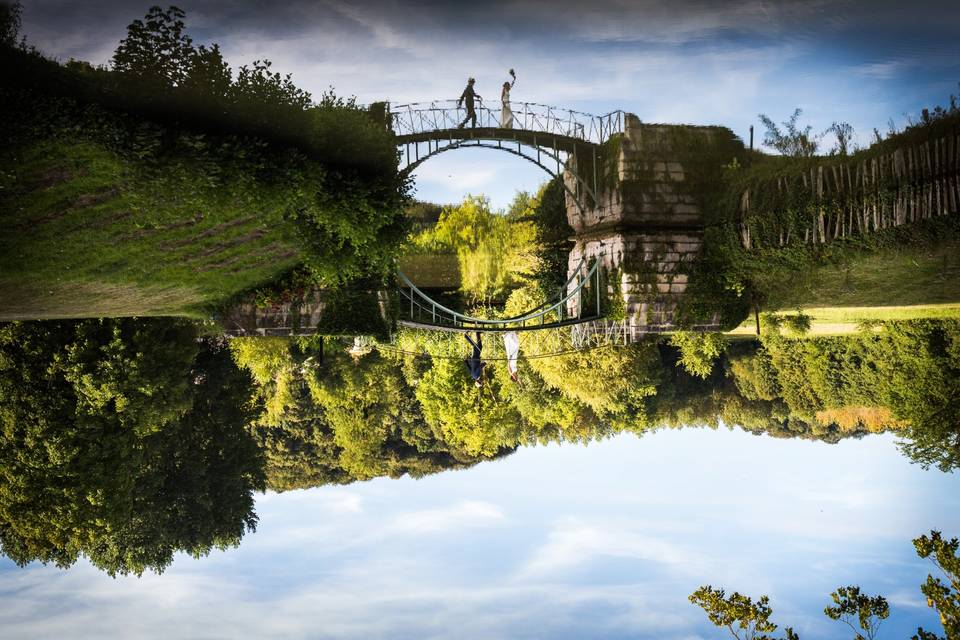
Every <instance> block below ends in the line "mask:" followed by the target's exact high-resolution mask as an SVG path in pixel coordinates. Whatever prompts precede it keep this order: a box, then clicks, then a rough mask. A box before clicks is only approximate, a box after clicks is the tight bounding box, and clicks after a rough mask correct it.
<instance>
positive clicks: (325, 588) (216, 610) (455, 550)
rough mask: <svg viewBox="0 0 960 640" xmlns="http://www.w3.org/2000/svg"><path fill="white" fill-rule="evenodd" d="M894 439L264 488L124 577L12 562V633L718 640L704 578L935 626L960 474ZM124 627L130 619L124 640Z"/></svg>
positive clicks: (755, 442)
mask: <svg viewBox="0 0 960 640" xmlns="http://www.w3.org/2000/svg"><path fill="white" fill-rule="evenodd" d="M895 442H896V438H895V437H894V436H892V435H880V436H870V437H866V438H863V439H860V440H848V441H844V442H841V443H839V444H835V445H829V444H824V443H820V442H806V441H797V440H792V441H787V440H776V439H773V438H770V437H766V436H760V437H758V436H754V435H749V434H745V433H743V432H741V431H739V430H734V431H727V430H724V429H721V430H718V431H711V430H704V429H686V430H682V431H660V432H656V433H652V434H649V435H647V436H645V437H643V438H642V439H638V438H637V437H635V436H633V435H630V434H623V435H620V436H617V437H614V438H612V439H610V440H607V441H604V442H601V443H594V444H591V445H589V446H588V447H580V446H576V445H563V446H557V445H551V446H547V447H535V448H524V449H521V450H519V451H518V452H517V453H515V454H514V455H512V456H510V457H508V458H505V459H502V460H499V461H494V462H487V463H484V464H481V465H478V466H476V467H474V468H471V469H468V470H464V471H454V472H447V473H441V474H438V475H434V476H430V477H427V478H423V479H421V480H412V479H409V478H403V479H399V480H392V479H387V478H381V479H377V480H374V481H371V482H367V483H357V484H353V485H350V486H346V487H321V488H315V489H309V490H303V491H292V492H287V493H283V494H273V493H268V494H266V495H263V496H261V497H260V498H259V500H258V501H257V512H258V514H259V515H260V522H261V524H260V527H259V529H258V531H257V532H256V533H255V534H250V535H248V536H247V537H246V538H245V539H244V542H243V544H242V545H241V546H240V547H239V548H237V549H233V550H230V551H227V552H214V553H213V554H212V555H211V556H209V557H206V558H202V559H199V560H195V559H192V558H190V557H185V556H181V557H178V558H177V559H176V560H175V561H174V563H173V566H172V567H171V568H169V569H168V570H167V571H166V572H165V573H164V574H163V575H161V576H157V575H154V574H145V575H144V577H143V578H141V579H137V578H134V577H121V578H117V579H112V578H110V577H108V576H106V575H105V574H103V573H101V572H99V571H98V570H96V569H94V568H92V567H91V566H90V565H89V564H87V563H86V561H81V562H80V563H78V564H77V565H75V566H74V567H73V568H71V569H70V570H67V571H61V570H58V569H55V568H52V567H44V566H41V565H39V564H36V563H35V564H33V565H30V566H29V567H28V568H26V569H19V568H17V567H16V566H14V565H13V564H12V563H10V562H9V561H8V560H0V624H2V626H3V629H4V636H5V637H10V638H27V637H34V638H35V637H90V638H93V637H103V636H110V635H115V634H117V633H122V635H124V636H126V637H156V636H160V635H163V636H167V637H202V638H218V637H237V636H240V635H245V636H248V637H250V636H252V637H258V636H272V637H289V638H381V637H383V638H386V637H389V638H444V637H451V636H458V637H464V638H480V637H483V638H518V637H519V638H584V637H593V638H697V637H703V638H712V637H720V636H721V635H722V634H723V633H724V632H723V631H721V630H719V629H716V628H714V627H712V626H710V624H709V622H708V621H707V619H706V616H705V615H704V614H703V613H702V612H701V611H700V610H699V609H697V608H695V607H694V606H693V605H691V604H689V603H688V602H687V599H686V597H687V595H688V594H689V593H690V592H692V591H693V590H694V589H695V588H697V587H698V586H699V585H701V584H707V583H709V584H713V585H715V586H723V587H725V588H727V589H728V591H733V590H739V591H740V592H742V593H747V594H751V595H754V596H758V595H760V594H763V593H766V594H769V595H770V597H771V602H772V605H773V608H774V616H773V620H774V621H775V622H777V623H779V624H780V625H781V626H783V625H792V626H794V627H795V629H796V630H797V631H798V632H799V633H800V634H801V637H807V638H838V639H839V638H848V637H849V633H848V632H847V631H845V627H843V625H841V624H839V623H834V622H831V621H830V620H828V619H827V618H826V617H824V616H823V615H822V613H821V611H822V609H823V607H824V606H826V605H827V604H828V603H829V593H830V592H831V591H832V590H834V589H835V588H836V587H837V586H841V585H846V584H859V585H861V586H862V587H863V588H864V589H865V590H866V591H867V592H868V593H882V594H885V595H886V596H887V598H888V599H889V601H890V603H891V608H892V615H891V618H890V619H889V620H888V621H887V622H886V623H885V624H884V628H883V631H882V634H883V635H882V637H885V638H904V637H908V636H909V635H910V634H912V633H914V632H915V630H916V627H917V626H918V625H924V626H926V627H927V628H931V627H932V628H937V624H936V621H935V618H934V616H933V615H932V614H931V613H930V611H929V610H928V609H927V608H926V607H925V606H924V602H923V600H922V597H921V594H920V592H919V585H920V584H921V582H923V580H924V579H925V578H926V575H927V573H928V572H929V571H930V570H931V566H930V565H929V564H928V563H927V561H925V560H920V559H918V558H917V557H916V555H915V553H914V551H913V548H912V544H911V539H912V538H913V537H916V536H917V535H920V534H921V533H924V532H926V531H928V530H929V529H931V528H937V529H942V530H944V531H945V532H956V531H958V530H960V492H958V489H960V482H958V479H957V478H956V476H955V475H954V474H944V473H941V472H939V471H924V470H922V469H921V468H920V467H919V466H916V465H911V464H910V463H909V462H908V461H907V460H906V459H905V458H904V457H902V456H901V455H900V453H899V452H898V451H897V448H896V445H895ZM121 630H122V631H121Z"/></svg>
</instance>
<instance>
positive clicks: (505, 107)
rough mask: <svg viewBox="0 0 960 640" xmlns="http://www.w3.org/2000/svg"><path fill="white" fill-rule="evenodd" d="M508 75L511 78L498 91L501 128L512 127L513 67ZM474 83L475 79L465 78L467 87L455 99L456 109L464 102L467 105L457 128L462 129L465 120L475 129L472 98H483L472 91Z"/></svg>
mask: <svg viewBox="0 0 960 640" xmlns="http://www.w3.org/2000/svg"><path fill="white" fill-rule="evenodd" d="M509 73H510V77H511V78H513V80H512V81H510V82H504V83H503V90H502V91H501V92H500V104H501V107H500V128H501V129H512V128H513V111H512V110H511V109H510V89H512V88H513V85H514V84H516V82H517V74H516V73H514V71H513V69H510V72H509ZM475 83H476V80H474V79H473V78H470V79H468V80H467V87H466V88H465V89H464V90H463V93H461V94H460V99H459V100H457V109H459V108H460V107H461V106H462V105H463V104H464V103H466V105H467V117H466V118H464V119H463V122H461V123H460V124H459V125H458V126H457V128H458V129H463V127H464V125H466V124H467V122H470V128H472V129H475V128H476V127H477V111H476V108H475V106H474V99H476V100H478V101H479V102H483V98H482V97H480V94H479V93H477V92H476V91H474V89H473V85H474V84H475Z"/></svg>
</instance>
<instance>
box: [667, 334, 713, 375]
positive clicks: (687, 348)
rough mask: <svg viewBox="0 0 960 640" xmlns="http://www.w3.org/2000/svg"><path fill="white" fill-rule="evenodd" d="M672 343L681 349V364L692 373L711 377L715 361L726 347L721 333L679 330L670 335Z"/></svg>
mask: <svg viewBox="0 0 960 640" xmlns="http://www.w3.org/2000/svg"><path fill="white" fill-rule="evenodd" d="M670 344H671V345H673V346H674V347H677V348H678V349H680V364H681V365H683V368H684V369H686V370H687V372H688V373H690V375H694V376H698V377H700V378H708V377H710V372H711V371H713V363H714V362H716V360H717V358H719V357H720V355H721V354H722V353H723V351H724V349H726V339H725V338H724V337H723V334H721V333H695V332H689V331H677V332H675V333H674V334H673V335H671V336H670Z"/></svg>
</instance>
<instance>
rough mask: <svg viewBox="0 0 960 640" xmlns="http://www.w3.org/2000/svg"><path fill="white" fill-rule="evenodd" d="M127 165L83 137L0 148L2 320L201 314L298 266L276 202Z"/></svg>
mask: <svg viewBox="0 0 960 640" xmlns="http://www.w3.org/2000/svg"><path fill="white" fill-rule="evenodd" d="M129 166H130V165H129V163H128V162H126V161H125V160H124V159H122V158H120V157H118V156H117V155H115V154H114V153H113V152H111V151H109V150H107V149H105V148H103V147H101V146H98V145H95V144H91V143H86V142H79V141H78V142H75V143H70V142H63V141H59V142H44V143H40V144H36V145H33V146H31V147H30V148H28V149H20V150H18V151H17V152H16V153H15V154H14V153H13V152H5V153H0V202H2V208H0V225H2V228H3V229H4V230H5V232H4V233H3V234H2V236H0V320H15V319H40V318H76V317H99V316H130V315H137V316H149V315H188V316H194V317H199V316H204V315H207V314H208V312H209V310H210V309H212V308H213V307H215V306H216V305H217V304H220V303H222V302H224V301H225V300H227V299H229V298H230V297H231V296H233V295H235V294H236V293H238V292H240V291H243V290H245V289H248V288H251V287H254V286H256V285H258V284H261V283H263V282H266V281H269V280H270V279H272V278H275V277H276V276H277V275H279V274H281V273H282V272H284V271H285V270H287V269H289V268H290V267H292V266H293V265H295V264H297V263H298V262H299V261H300V258H299V250H298V247H297V244H296V241H295V238H294V229H293V227H292V225H291V224H290V223H288V222H286V221H285V220H284V219H283V215H282V211H281V209H280V207H279V206H275V207H272V208H271V207H270V206H267V207H263V206H251V202H250V200H249V199H246V198H245V196H246V195H247V192H246V191H245V185H242V184H234V183H231V182H230V180H229V178H227V179H226V180H225V183H224V184H218V185H211V184H209V183H203V180H205V179H208V174H205V173H204V172H202V171H198V172H195V173H193V172H190V171H189V170H188V169H189V167H184V166H177V167H173V168H169V167H166V168H163V169H162V170H160V171H158V172H157V174H156V176H155V177H154V179H153V180H152V181H149V182H144V181H143V179H142V176H138V177H137V178H134V177H133V176H132V175H131V173H132V172H131V170H130V168H129ZM282 200H283V197H282V195H280V194H277V197H275V198H269V197H267V198H260V199H259V200H258V203H260V204H262V203H263V202H267V203H271V202H277V203H279V202H282Z"/></svg>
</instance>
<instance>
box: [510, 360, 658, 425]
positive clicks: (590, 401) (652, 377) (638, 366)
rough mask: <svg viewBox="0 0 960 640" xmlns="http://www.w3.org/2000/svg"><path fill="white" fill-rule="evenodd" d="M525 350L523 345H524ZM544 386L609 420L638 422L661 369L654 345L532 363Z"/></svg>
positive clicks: (654, 388)
mask: <svg viewBox="0 0 960 640" xmlns="http://www.w3.org/2000/svg"><path fill="white" fill-rule="evenodd" d="M521 348H522V343H521ZM530 365H531V367H532V368H533V370H534V371H536V372H537V374H538V375H539V376H540V377H541V378H542V379H543V381H544V383H545V384H546V385H547V386H548V387H550V388H552V389H556V390H558V391H560V392H561V393H562V394H564V395H565V396H568V397H570V398H572V399H574V400H576V401H578V402H580V403H582V404H584V405H586V406H588V407H590V408H591V409H592V410H593V411H594V412H595V413H596V414H598V415H600V416H604V417H607V418H612V417H614V416H618V417H620V418H621V419H627V420H631V419H635V418H637V417H638V416H639V415H642V413H643V406H644V398H647V397H648V396H651V395H653V394H655V393H656V384H657V382H658V381H659V379H660V375H661V368H660V359H659V353H658V351H657V347H656V345H655V344H652V343H645V344H637V345H631V346H629V347H622V348H600V349H593V350H590V351H578V352H575V353H569V354H564V355H558V356H555V357H551V358H539V359H536V360H531V361H530Z"/></svg>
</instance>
